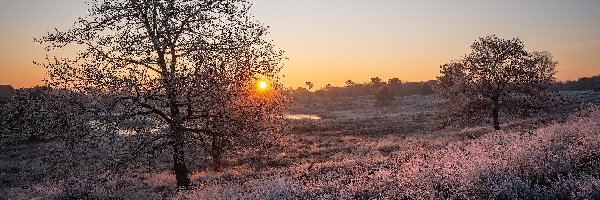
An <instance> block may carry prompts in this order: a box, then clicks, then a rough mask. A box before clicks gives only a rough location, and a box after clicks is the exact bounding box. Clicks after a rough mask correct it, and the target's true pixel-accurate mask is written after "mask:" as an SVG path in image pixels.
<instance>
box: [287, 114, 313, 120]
mask: <svg viewBox="0 0 600 200" xmlns="http://www.w3.org/2000/svg"><path fill="white" fill-rule="evenodd" d="M285 118H286V119H321V117H319V116H318V115H307V114H289V115H285Z"/></svg>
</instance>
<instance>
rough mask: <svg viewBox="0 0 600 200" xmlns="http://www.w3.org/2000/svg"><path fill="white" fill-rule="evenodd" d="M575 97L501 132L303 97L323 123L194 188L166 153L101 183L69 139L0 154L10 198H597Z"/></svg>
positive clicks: (422, 113)
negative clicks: (185, 184) (69, 157)
mask: <svg viewBox="0 0 600 200" xmlns="http://www.w3.org/2000/svg"><path fill="white" fill-rule="evenodd" d="M573 94H574V95H573ZM573 94H570V95H571V96H573V98H571V101H570V102H571V103H570V104H569V105H565V106H563V107H562V110H561V111H560V112H558V113H557V114H555V115H546V116H539V117H537V118H530V119H513V120H509V121H505V123H504V125H503V127H502V128H503V130H502V131H493V130H492V128H491V127H490V126H489V125H481V126H473V127H470V128H460V129H439V128H433V126H432V123H435V122H433V121H432V120H431V116H432V113H433V110H434V104H435V103H436V102H437V101H438V100H437V99H436V97H435V96H407V97H398V98H396V100H395V101H394V102H393V104H392V105H389V106H383V107H375V106H373V105H374V100H373V97H371V96H365V97H352V98H338V99H336V100H335V101H332V100H331V99H329V98H324V97H304V98H297V99H296V100H295V101H294V103H293V104H291V105H289V106H288V109H287V110H288V113H289V114H304V115H315V116H319V117H320V118H321V119H290V120H289V121H288V128H287V130H286V132H285V134H283V135H282V136H281V137H280V138H278V140H279V144H280V145H277V146H273V147H272V148H269V149H262V150H256V151H244V152H236V153H234V154H231V155H228V156H226V158H227V160H226V162H225V165H226V168H225V170H224V172H222V173H214V172H212V171H211V170H210V168H209V167H208V166H209V164H210V159H209V158H208V157H206V156H197V157H195V159H194V160H192V161H190V162H191V163H193V164H192V165H191V166H192V169H193V170H194V171H195V172H194V174H193V175H192V182H193V185H194V188H193V189H191V190H187V191H177V190H176V189H175V188H174V185H175V178H174V175H172V174H171V169H170V159H169V156H168V153H167V152H165V153H163V154H159V155H157V159H155V160H156V161H154V162H147V163H144V164H140V165H139V166H137V167H134V168H132V169H130V170H129V171H128V172H127V173H124V174H123V175H121V176H119V177H116V178H114V179H111V180H106V181H103V182H95V181H92V179H86V178H85V177H92V176H94V175H95V173H98V172H97V171H96V170H95V168H94V166H93V163H92V162H90V161H93V156H90V160H88V161H84V160H81V161H70V162H71V164H72V166H71V167H65V166H64V165H65V163H64V162H62V160H61V154H60V152H55V151H53V149H56V148H55V147H56V146H57V145H61V143H60V142H57V141H46V142H37V143H29V144H20V145H11V146H6V147H3V148H2V149H1V150H0V152H1V154H0V160H2V162H1V164H0V171H1V173H0V188H1V189H0V193H1V194H4V195H0V196H4V197H0V198H7V199H30V198H61V199H67V198H101V199H106V198H117V199H142V198H146V199H164V198H167V199H170V198H174V199H472V198H476V199H561V198H572V199H598V198H600V192H599V191H600V108H598V107H594V106H591V107H589V106H586V105H588V104H590V103H592V104H593V103H597V101H598V99H599V98H598V94H597V93H593V92H587V93H585V92H584V93H573ZM584 107H587V108H584ZM96 153H98V152H96ZM96 153H90V154H96ZM100 154H101V152H100ZM56 165H61V166H62V167H61V168H56V167H55V166H56Z"/></svg>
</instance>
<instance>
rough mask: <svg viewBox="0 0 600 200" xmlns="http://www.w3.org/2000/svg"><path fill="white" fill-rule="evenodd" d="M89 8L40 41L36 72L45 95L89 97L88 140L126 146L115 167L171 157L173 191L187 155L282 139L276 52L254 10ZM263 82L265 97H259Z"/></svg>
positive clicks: (186, 5)
mask: <svg viewBox="0 0 600 200" xmlns="http://www.w3.org/2000/svg"><path fill="white" fill-rule="evenodd" d="M88 4H89V7H90V8H89V11H88V13H89V14H88V16H86V17H84V18H80V19H79V20H78V21H77V22H76V23H75V24H74V26H73V28H72V29H70V30H67V31H59V30H56V32H53V33H48V34H47V35H46V36H44V37H43V38H40V39H38V40H37V41H38V42H40V43H42V44H46V45H47V48H46V49H47V50H48V54H49V56H48V59H47V61H45V62H43V63H41V65H43V66H44V67H46V68H47V69H48V75H49V79H48V81H47V83H48V86H50V87H52V88H55V89H63V90H69V91H72V92H75V93H77V94H84V95H85V96H87V97H88V98H86V99H87V100H86V101H87V102H84V103H85V104H86V105H87V107H88V108H87V110H88V111H90V112H93V113H94V116H95V118H94V119H92V120H90V124H91V125H90V126H91V127H92V128H94V130H93V131H89V132H93V133H94V135H95V136H94V137H93V138H96V140H97V141H104V140H106V138H107V137H112V138H114V140H115V141H123V142H120V143H119V144H122V146H124V148H123V149H121V151H120V152H118V153H116V155H117V156H116V157H115V159H114V160H113V161H114V162H112V164H111V166H117V167H120V168H123V166H126V165H127V163H131V162H134V161H136V160H139V157H140V155H142V154H145V153H152V152H154V151H157V150H161V149H162V148H166V147H169V148H170V150H171V152H172V160H173V169H174V173H175V176H176V179H177V186H179V187H185V186H188V185H189V184H190V179H189V177H188V174H189V170H188V167H187V166H188V165H187V164H186V163H187V162H189V161H186V149H192V150H198V149H200V150H199V151H200V152H202V151H203V152H212V154H211V155H213V156H220V155H221V154H222V153H214V152H215V151H217V152H220V151H222V149H224V146H223V147H222V145H226V144H230V145H236V144H241V143H240V142H239V141H237V143H236V138H238V139H239V138H240V137H244V138H253V139H256V140H257V141H256V142H261V141H260V140H261V137H259V136H260V135H265V134H266V133H267V132H271V133H272V132H275V131H279V130H281V129H280V128H279V126H280V125H281V123H279V122H280V121H281V119H282V117H281V114H282V111H281V106H280V105H281V101H280V99H279V97H278V95H277V94H278V92H277V91H278V89H279V88H280V84H278V76H277V74H278V72H279V70H280V68H281V65H280V61H281V59H282V52H281V51H279V50H277V49H275V48H274V46H273V45H272V44H271V42H270V41H269V40H267V39H265V34H267V28H266V27H265V26H264V25H262V24H261V23H259V22H257V21H255V20H254V19H253V17H252V16H251V15H250V14H249V13H248V9H249V8H250V6H251V5H252V2H251V1H249V0H169V1H166V0H92V1H90V2H89V3H88ZM54 49H61V50H65V51H66V52H69V51H73V52H76V53H75V54H73V56H69V54H68V53H62V52H57V51H54ZM65 54H66V55H67V56H62V55H65ZM259 79H260V80H264V81H267V82H269V83H270V88H268V89H265V88H260V89H259V88H257V87H255V85H256V84H257V80H259ZM98 133H102V134H100V136H97V135H98ZM116 133H119V134H116ZM81 137H84V136H81ZM123 137H126V138H127V139H122V138H123ZM98 138H100V139H98ZM85 141H93V140H90V139H86V140H85ZM103 144H106V143H103ZM110 145H115V144H113V143H110ZM220 145H221V146H220ZM188 154H189V153H188ZM216 160H219V159H218V158H217V159H216ZM217 164H219V165H220V162H219V163H217Z"/></svg>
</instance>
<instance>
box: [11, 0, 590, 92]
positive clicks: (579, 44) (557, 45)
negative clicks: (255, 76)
mask: <svg viewBox="0 0 600 200" xmlns="http://www.w3.org/2000/svg"><path fill="white" fill-rule="evenodd" d="M252 12H253V13H254V15H255V16H256V19H257V20H259V21H261V22H263V23H265V24H266V25H269V26H270V27H271V29H270V31H271V34H270V37H271V38H272V39H273V40H274V43H275V44H276V45H277V46H278V47H279V48H281V49H283V50H285V51H286V56H287V57H288V58H289V60H287V61H286V62H285V67H284V70H283V74H284V75H285V78H284V84H285V86H286V87H294V88H295V87H300V86H304V83H305V82H306V81H312V82H313V83H315V87H316V88H320V87H322V86H324V85H325V84H328V83H330V84H332V85H343V84H344V81H346V80H349V79H350V80H353V81H355V82H367V81H369V80H370V78H371V77H375V76H379V77H380V78H382V79H383V80H387V79H388V78H392V77H398V78H400V79H401V80H403V81H425V80H431V79H435V77H436V76H437V75H438V74H439V65H441V64H444V63H447V62H448V61H450V60H452V59H456V58H459V57H460V56H462V55H464V54H466V53H468V52H469V46H470V44H471V43H472V42H473V41H474V40H475V39H477V38H478V37H481V36H485V35H489V34H497V35H498V36H500V37H502V38H512V37H519V38H521V39H522V40H523V41H524V42H525V46H526V48H527V49H528V50H530V51H533V50H547V51H550V52H551V53H552V54H553V55H554V57H555V60H557V61H559V62H560V64H559V66H558V68H557V69H558V71H559V72H558V74H557V77H558V78H559V80H571V79H577V78H579V77H584V76H592V75H597V74H600V64H599V63H600V57H599V56H598V55H600V26H598V21H597V20H598V19H600V1H595V0H585V1H583V0H581V1H559V0H553V1H541V0H540V1H517V0H511V1H495V2H490V1H474V0H471V1H469V0H461V1H398V0H372V1H359V0H328V1H323V0H302V1H297V0H257V1H256V3H255V6H254V7H253V8H252ZM85 13H86V5H85V3H84V2H83V1H73V0H53V1H45V0H21V1H11V0H2V1H0V27H2V31H1V32H0V44H2V45H1V46H0V59H2V62H1V63H0V85H1V84H10V85H13V86H15V87H17V88H20V87H31V86H34V85H41V84H43V82H42V81H41V80H42V79H43V78H44V76H45V75H44V73H45V72H44V69H42V68H40V67H38V66H35V65H33V64H32V61H34V60H38V61H41V60H42V59H43V58H44V51H43V49H42V46H39V45H36V44H34V43H33V38H34V37H39V36H42V35H43V34H44V33H45V32H48V31H51V30H53V28H55V27H56V28H59V29H66V28H68V27H69V26H68V25H69V24H72V23H73V22H74V21H75V20H76V19H77V17H80V16H84V15H85Z"/></svg>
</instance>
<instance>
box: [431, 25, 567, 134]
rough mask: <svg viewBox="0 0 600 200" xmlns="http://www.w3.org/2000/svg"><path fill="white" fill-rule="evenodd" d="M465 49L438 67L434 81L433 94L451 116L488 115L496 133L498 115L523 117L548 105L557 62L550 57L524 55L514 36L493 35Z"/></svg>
mask: <svg viewBox="0 0 600 200" xmlns="http://www.w3.org/2000/svg"><path fill="white" fill-rule="evenodd" d="M471 49H472V52H471V53H470V54H468V55H466V56H465V57H464V58H462V59H460V60H458V61H455V62H452V63H449V64H445V65H442V66H441V73H442V76H440V77H438V84H437V86H436V90H437V92H438V94H439V95H440V96H441V97H442V98H444V100H445V101H446V103H445V104H444V107H446V108H454V111H455V112H454V114H455V115H456V116H461V117H464V118H466V119H470V120H476V121H479V120H482V119H487V118H488V116H489V118H491V119H492V123H493V127H494V129H496V130H498V129H500V121H499V115H500V114H507V115H510V114H523V115H528V114H531V113H532V112H536V111H541V110H544V109H546V108H548V106H551V105H552V103H551V96H552V92H550V90H549V88H550V85H551V84H552V83H553V82H555V78H554V74H555V67H556V64H557V62H555V61H553V60H552V56H551V55H550V53H548V52H532V53H528V52H527V51H525V49H524V45H523V42H522V41H521V40H519V39H518V38H514V39H510V40H505V39H501V38H498V37H496V36H495V35H491V36H486V37H482V38H479V40H477V41H475V43H473V45H472V46H471ZM446 113H448V112H446ZM456 116H451V117H452V118H453V119H456V118H455V117H456Z"/></svg>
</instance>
